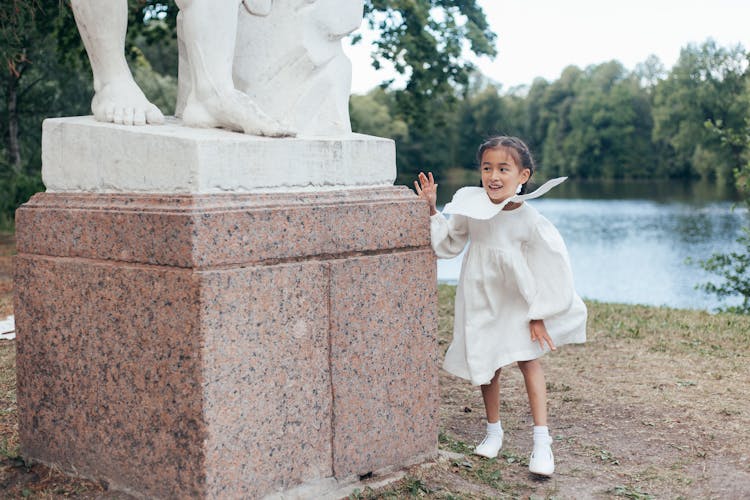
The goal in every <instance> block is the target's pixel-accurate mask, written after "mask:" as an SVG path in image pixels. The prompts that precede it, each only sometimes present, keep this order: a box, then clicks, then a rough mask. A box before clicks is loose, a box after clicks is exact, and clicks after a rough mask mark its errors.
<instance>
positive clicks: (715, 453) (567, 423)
mask: <svg viewBox="0 0 750 500" xmlns="http://www.w3.org/2000/svg"><path fill="white" fill-rule="evenodd" d="M14 253H15V252H14V249H13V245H12V239H11V238H9V237H8V236H7V235H6V236H2V235H0V316H2V317H5V315H8V314H12V301H11V298H10V296H11V294H12V290H11V288H12V282H11V276H12V272H11V269H12V255H13V254H14ZM454 292H455V289H454V288H453V287H450V286H440V289H439V321H440V323H439V336H440V344H441V347H442V348H443V349H445V348H447V344H448V342H449V340H450V335H451V329H452V321H453V310H452V309H453V294H454ZM588 306H589V313H590V319H589V329H588V332H589V341H588V342H587V343H586V344H584V345H581V346H565V347H564V348H562V349H561V350H560V351H559V352H558V353H555V354H553V355H550V356H547V357H545V358H544V361H543V363H544V366H545V370H546V373H547V386H548V392H549V398H550V401H549V410H550V420H551V422H550V426H551V430H552V433H553V436H554V437H555V445H554V449H555V453H556V459H557V472H556V474H555V476H554V477H553V478H552V479H549V480H543V479H538V478H536V477H534V476H531V475H530V474H529V473H528V469H527V465H528V464H527V454H528V452H529V450H530V446H531V420H530V415H529V412H528V403H527V401H526V395H525V392H524V390H523V380H522V378H521V376H520V374H519V372H518V370H516V369H514V368H509V369H507V370H506V371H505V373H504V375H503V394H502V395H503V403H502V417H503V426H504V427H505V430H506V439H505V445H504V448H503V451H502V452H501V456H500V457H498V458H497V459H494V460H486V459H481V458H479V457H474V456H472V455H471V449H472V447H473V446H474V445H475V443H476V442H477V441H478V440H479V439H481V437H482V433H483V430H484V427H483V426H484V423H483V422H484V417H483V406H482V401H481V396H480V394H479V391H478V390H477V389H475V388H472V387H471V386H470V385H469V384H468V383H467V382H464V381H462V380H459V379H456V378H454V377H451V376H449V375H447V374H445V373H441V378H440V384H441V387H440V390H441V398H442V401H441V408H440V429H441V432H440V448H441V449H443V450H446V451H451V452H453V453H458V455H455V456H453V458H450V459H445V460H441V461H438V462H437V463H435V464H433V465H431V466H429V467H420V466H418V467H414V468H412V469H410V470H409V471H408V475H407V476H406V478H404V479H403V480H401V481H399V482H398V483H395V484H394V485H392V486H390V487H388V488H384V489H380V490H376V491H373V490H369V489H366V488H365V489H363V490H362V491H359V492H357V493H356V494H355V495H353V497H358V498H410V497H411V498H414V497H420V498H441V499H448V498H465V499H469V498H471V499H474V498H529V497H533V498H552V497H554V498H576V499H578V498H631V499H646V498H748V497H750V437H748V433H747V431H746V430H747V428H748V427H749V426H750V409H749V408H748V404H747V401H748V400H749V399H750V377H748V368H747V366H748V361H750V359H749V358H750V317H747V316H737V315H728V314H720V315H710V314H707V313H703V312H698V311H680V310H672V309H664V308H652V307H641V306H626V305H612V304H599V303H589V304H588ZM16 427H17V423H16V403H15V346H14V343H13V341H0V491H2V494H1V495H0V496H2V497H3V498H24V497H32V498H63V497H74V498H118V496H117V495H116V494H114V493H112V492H107V491H105V490H104V488H102V487H101V485H98V484H95V483H90V482H87V481H82V480H76V479H72V478H68V477H66V476H64V475H63V474H60V473H58V472H56V471H51V470H50V469H47V468H44V467H42V466H39V465H36V466H33V467H27V466H26V464H24V462H23V460H22V459H21V458H20V457H19V456H18V448H17V445H18V443H17V442H18V437H17V436H18V434H17V428H16ZM119 498H122V496H119Z"/></svg>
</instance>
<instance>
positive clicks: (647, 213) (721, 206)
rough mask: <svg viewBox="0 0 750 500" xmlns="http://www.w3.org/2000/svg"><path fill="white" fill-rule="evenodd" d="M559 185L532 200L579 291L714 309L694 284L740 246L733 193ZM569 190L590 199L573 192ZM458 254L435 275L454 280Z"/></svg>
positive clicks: (743, 216) (740, 211)
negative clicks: (558, 241)
mask: <svg viewBox="0 0 750 500" xmlns="http://www.w3.org/2000/svg"><path fill="white" fill-rule="evenodd" d="M652 184H653V183H652ZM441 187H442V186H441ZM560 187H565V188H566V190H567V191H565V192H562V193H559V192H556V193H555V197H552V196H549V197H545V198H542V199H538V200H534V201H532V202H529V203H530V204H531V205H533V206H534V207H536V208H537V209H538V210H539V211H540V212H541V213H542V214H544V215H545V216H546V217H547V218H549V219H550V220H551V221H552V222H553V223H554V224H555V225H556V226H557V228H558V229H559V230H560V232H561V233H562V235H563V237H564V238H565V241H566V243H567V245H568V249H569V251H570V255H571V262H572V265H573V272H574V274H575V277H576V288H577V289H578V292H579V293H580V294H581V296H583V297H584V298H588V299H593V300H599V301H605V302H624V303H640V304H651V305H666V306H670V307H679V308H694V309H709V310H711V309H715V308H716V307H717V306H719V305H720V304H719V303H718V302H717V300H716V299H715V298H714V297H712V296H708V295H706V294H704V293H703V292H701V291H699V290H696V289H695V285H696V284H698V283H705V282H707V281H712V280H715V279H716V278H715V277H714V276H713V275H711V274H708V273H706V272H705V271H703V270H702V269H701V268H700V266H698V265H697V263H695V262H697V261H699V260H702V259H707V258H709V257H710V256H711V254H713V253H714V252H731V251H739V250H740V249H741V248H740V246H739V245H738V244H737V242H736V239H737V237H738V236H740V234H741V232H742V229H741V228H742V225H743V224H744V223H746V222H747V221H748V214H747V210H746V209H744V208H742V207H741V206H737V204H736V203H735V201H734V194H733V193H729V192H727V193H724V194H725V195H726V196H725V197H724V198H723V199H722V198H719V196H718V194H719V193H720V191H717V190H716V189H714V190H713V191H712V190H711V189H709V188H707V187H705V186H704V187H703V188H700V189H699V188H696V187H695V186H693V187H686V186H682V187H681V188H680V189H679V190H676V189H672V190H671V191H670V192H669V194H670V196H669V197H667V198H666V199H664V198H661V199H655V198H651V199H648V198H645V197H643V196H645V195H644V193H645V191H646V190H651V191H650V194H649V195H650V196H656V194H655V193H656V192H659V193H661V192H663V191H660V190H659V189H657V188H656V186H655V185H654V186H650V187H645V186H638V188H637V189H631V190H630V193H631V194H635V193H636V192H637V193H639V195H638V196H634V197H632V198H627V197H625V196H624V195H623V191H622V189H621V190H620V191H619V192H618V193H619V194H618V197H617V198H616V199H608V198H606V197H605V196H604V195H603V193H602V192H598V196H594V195H593V191H588V190H589V189H592V185H586V186H583V187H582V186H581V185H579V184H575V183H572V182H568V183H565V184H563V185H562V186H560ZM621 187H622V186H621ZM631 187H632V186H631ZM613 189H614V188H613ZM655 189H656V191H654V190H655ZM606 192H607V191H606V189H605V190H604V193H606ZM609 192H610V193H612V192H613V191H609ZM571 193H575V194H579V195H582V194H583V193H587V196H589V197H588V198H575V197H573V198H568V197H567V196H568V195H570V194H571ZM550 194H552V193H550ZM451 195H452V193H451ZM709 195H711V196H709ZM730 195H731V196H730ZM712 197H713V198H712ZM711 198H712V199H711ZM460 258H461V257H458V258H456V259H451V260H446V261H439V263H438V279H440V280H441V281H447V282H455V281H456V280H457V279H458V274H459V272H460ZM688 259H692V260H693V263H692V264H691V263H688V262H687V260H688Z"/></svg>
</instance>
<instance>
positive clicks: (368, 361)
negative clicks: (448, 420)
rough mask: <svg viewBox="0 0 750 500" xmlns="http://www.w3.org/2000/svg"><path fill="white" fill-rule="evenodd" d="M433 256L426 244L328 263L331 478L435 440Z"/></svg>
mask: <svg viewBox="0 0 750 500" xmlns="http://www.w3.org/2000/svg"><path fill="white" fill-rule="evenodd" d="M434 262H435V261H434V254H433V253H432V250H431V249H429V250H423V251H415V252H406V253H392V254H388V255H373V256H366V257H360V258H352V259H346V260H343V261H337V262H333V263H332V264H331V350H332V352H334V353H336V356H334V357H333V358H332V360H331V371H332V377H333V380H334V393H333V415H334V422H335V426H334V430H335V432H334V439H333V468H334V472H335V474H336V476H338V477H343V476H347V475H351V474H357V475H363V474H367V473H368V472H372V471H376V470H378V469H380V468H383V467H386V466H388V465H391V464H397V463H403V462H405V461H407V460H408V459H409V457H413V456H415V455H420V454H426V453H429V452H431V451H433V450H434V449H435V448H436V446H437V442H436V437H437V433H438V427H437V425H438V415H437V409H438V406H439V396H438V373H437V371H436V370H435V366H437V359H436V358H437V351H438V349H437V337H436V335H435V329H436V325H437V310H436V308H435V307H434V304H435V303H436V302H437V290H436V287H435V285H434V284H435V283H436V282H437V276H436V268H435V265H434ZM345 381H348V382H345Z"/></svg>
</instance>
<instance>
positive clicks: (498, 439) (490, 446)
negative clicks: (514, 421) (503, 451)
mask: <svg viewBox="0 0 750 500" xmlns="http://www.w3.org/2000/svg"><path fill="white" fill-rule="evenodd" d="M502 447H503V431H500V433H499V434H494V433H493V434H490V433H487V435H486V436H484V439H483V440H482V442H481V443H479V444H478V445H477V447H476V448H474V454H475V455H479V456H482V457H487V458H495V457H497V454H498V453H500V448H502Z"/></svg>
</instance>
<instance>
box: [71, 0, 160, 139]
mask: <svg viewBox="0 0 750 500" xmlns="http://www.w3.org/2000/svg"><path fill="white" fill-rule="evenodd" d="M71 3H72V7H73V14H74V15H75V19H76V24H77V25H78V31H79V32H80V34H81V38H82V39H83V45H84V46H85V47H86V52H87V53H88V55H89V61H91V70H92V72H93V73H94V92H95V93H94V98H93V100H92V101H91V111H92V112H93V113H94V117H95V118H96V119H97V120H99V121H105V122H114V123H121V124H124V125H143V124H145V123H162V122H163V121H164V115H162V113H161V111H159V109H158V108H157V107H156V106H154V105H153V104H151V103H150V102H149V101H148V99H146V96H144V95H143V92H142V91H141V89H140V88H139V87H138V85H137V84H136V83H135V81H134V80H133V75H131V73H130V68H128V63H127V61H125V30H126V29H127V23H128V4H127V0H72V2H71Z"/></svg>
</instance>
